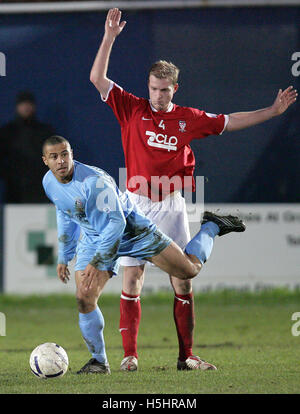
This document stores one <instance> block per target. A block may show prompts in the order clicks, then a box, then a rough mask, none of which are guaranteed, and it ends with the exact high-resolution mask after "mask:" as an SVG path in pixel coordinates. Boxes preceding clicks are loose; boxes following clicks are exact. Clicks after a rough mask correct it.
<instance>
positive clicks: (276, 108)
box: [272, 86, 298, 116]
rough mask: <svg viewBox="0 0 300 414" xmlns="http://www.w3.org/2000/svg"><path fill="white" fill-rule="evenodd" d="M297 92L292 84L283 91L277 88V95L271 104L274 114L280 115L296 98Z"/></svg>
mask: <svg viewBox="0 0 300 414" xmlns="http://www.w3.org/2000/svg"><path fill="white" fill-rule="evenodd" d="M297 96H298V93H297V90H296V89H294V88H293V86H289V87H288V88H286V89H285V90H284V91H282V89H279V91H278V94H277V97H276V99H275V101H274V103H273V105H272V110H273V113H274V116H277V115H281V114H282V113H283V112H285V111H286V110H287V109H288V107H289V106H290V105H292V104H293V103H294V102H295V101H296V99H297Z"/></svg>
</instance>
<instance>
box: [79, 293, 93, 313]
mask: <svg viewBox="0 0 300 414" xmlns="http://www.w3.org/2000/svg"><path fill="white" fill-rule="evenodd" d="M76 301H77V307H78V311H79V312H80V313H88V312H91V311H92V310H93V309H94V307H95V303H94V302H95V301H94V300H92V299H91V298H89V297H88V296H87V295H82V294H79V293H77V295H76Z"/></svg>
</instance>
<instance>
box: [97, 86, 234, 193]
mask: <svg viewBox="0 0 300 414" xmlns="http://www.w3.org/2000/svg"><path fill="white" fill-rule="evenodd" d="M102 99H103V100H104V101H105V102H107V104H108V105H109V106H110V107H111V108H112V110H113V112H114V114H115V116H116V118H117V120H118V122H119V124H120V126H121V135H122V144H123V149H124V155H125V164H126V169H127V182H126V186H127V188H128V190H129V191H132V192H134V193H138V194H142V195H144V196H147V197H149V198H151V199H152V200H153V201H158V200H161V199H163V198H165V196H166V195H167V194H170V192H173V191H175V190H178V189H183V188H184V189H187V190H190V191H195V180H194V178H193V173H194V169H195V157H194V153H193V151H192V149H191V147H190V145H189V144H190V142H191V140H192V139H200V138H204V137H207V136H208V135H219V134H221V133H222V132H223V130H224V128H225V126H226V123H227V115H223V114H221V115H215V114H210V113H207V112H205V111H200V110H199V109H195V108H189V107H182V106H178V105H175V104H170V110H169V111H167V112H165V111H155V109H154V108H152V106H151V103H150V102H149V100H147V99H144V98H138V97H136V96H134V95H132V94H131V93H128V92H126V91H125V90H124V89H122V88H121V87H120V86H118V85H117V84H115V83H111V88H110V90H109V93H108V96H107V97H106V98H102ZM185 177H186V178H185Z"/></svg>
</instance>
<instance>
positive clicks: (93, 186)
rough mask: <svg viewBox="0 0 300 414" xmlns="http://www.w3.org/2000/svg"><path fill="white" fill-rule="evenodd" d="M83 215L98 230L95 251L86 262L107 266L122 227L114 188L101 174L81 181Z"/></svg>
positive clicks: (115, 247)
mask: <svg viewBox="0 0 300 414" xmlns="http://www.w3.org/2000/svg"><path fill="white" fill-rule="evenodd" d="M85 191H86V207H85V212H86V217H87V219H88V221H89V223H90V224H91V226H92V227H93V228H94V229H95V231H96V232H97V233H98V234H99V241H98V242H97V250H96V253H95V255H94V257H93V259H92V260H91V262H90V264H91V265H93V266H94V267H96V268H97V269H99V270H110V269H111V268H112V266H113V262H114V260H115V258H116V255H117V252H118V248H119V245H120V242H121V240H122V236H123V233H124V230H125V227H126V219H125V216H124V212H123V208H122V204H121V201H120V198H119V194H118V193H117V189H116V187H115V185H114V184H113V183H112V181H110V180H108V179H107V178H106V177H105V176H100V177H99V176H98V177H95V176H94V177H89V178H88V179H87V180H86V182H85Z"/></svg>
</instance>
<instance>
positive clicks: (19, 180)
mask: <svg viewBox="0 0 300 414" xmlns="http://www.w3.org/2000/svg"><path fill="white" fill-rule="evenodd" d="M54 133H55V131H54V128H52V126H51V125H48V124H45V123H43V122H40V121H39V120H38V118H37V114H36V99H35V96H34V95H33V93H31V92H30V91H20V92H19V93H18V94H17V96H16V105H15V115H14V118H13V119H12V120H11V121H9V122H8V123H7V124H5V125H3V126H1V128H0V180H1V183H2V192H3V194H2V199H3V200H4V201H5V202H7V203H44V202H48V201H49V200H48V199H47V198H46V196H45V194H44V192H43V190H42V185H41V182H42V178H43V175H44V174H45V172H46V171H47V168H46V167H45V165H44V164H43V162H42V153H41V148H42V143H43V142H44V140H45V139H46V138H48V137H49V136H51V135H53V134H54Z"/></svg>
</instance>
